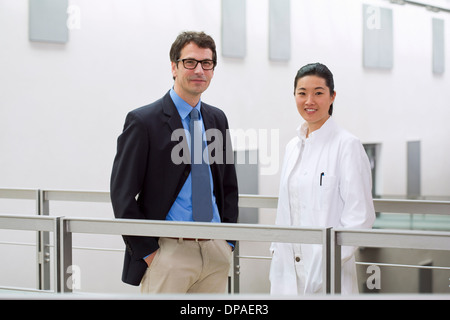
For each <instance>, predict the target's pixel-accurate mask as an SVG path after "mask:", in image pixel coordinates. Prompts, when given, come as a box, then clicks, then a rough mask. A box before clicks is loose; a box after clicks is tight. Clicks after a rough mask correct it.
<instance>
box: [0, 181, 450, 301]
mask: <svg viewBox="0 0 450 320" xmlns="http://www.w3.org/2000/svg"><path fill="white" fill-rule="evenodd" d="M0 198H8V199H30V200H35V201H36V212H35V214H36V215H37V217H36V216H17V215H2V216H0V229H16V230H35V231H37V245H36V247H37V249H36V250H37V256H38V258H37V259H36V260H37V270H38V271H37V274H38V283H37V288H38V290H50V264H51V263H52V261H51V259H50V258H49V257H50V251H49V250H50V237H49V233H50V232H52V233H53V242H54V247H55V250H54V251H55V259H53V260H54V261H53V265H54V269H55V272H54V275H53V279H54V281H55V291H56V292H68V291H70V288H68V287H67V280H68V272H67V268H68V267H69V266H70V265H71V262H72V249H73V248H72V234H73V233H91V234H114V235H124V234H128V235H152V236H169V237H172V236H175V237H189V238H211V239H228V240H238V241H239V240H241V241H245V240H248V241H263V242H288V243H289V242H290V243H316V244H322V245H323V256H324V257H325V258H324V259H323V265H322V269H323V282H324V284H325V285H324V287H323V291H324V292H327V293H334V292H336V293H338V292H340V277H338V276H337V275H338V274H340V263H337V261H340V247H341V246H343V245H354V246H366V247H383V248H392V247H396V248H412V249H422V248H425V249H429V250H450V241H449V240H450V233H449V232H423V231H400V230H348V229H327V228H325V229H321V228H319V229H314V228H293V227H278V226H273V225H270V226H264V225H254V224H252V225H248V224H211V223H208V224H201V223H184V222H165V221H141V220H139V221H137V220H124V219H92V218H77V217H60V216H57V217H50V216H49V215H50V212H49V201H81V202H103V203H109V202H110V198H109V192H103V191H95V192H92V191H64V190H30V189H0ZM277 202H278V198H277V197H274V196H261V195H240V197H239V206H240V207H242V208H245V207H248V208H276V207H277ZM374 205H375V209H376V211H377V212H385V213H410V214H428V213H430V214H439V215H450V202H446V201H423V200H392V199H375V200H374ZM39 216H40V217H39ZM41 220H42V221H41ZM23 228H25V229H23ZM241 258H246V257H245V256H240V255H239V246H237V248H236V250H235V253H234V267H233V275H234V277H233V283H232V286H233V292H239V259H241ZM253 258H255V257H253ZM256 258H258V257H256ZM259 258H264V257H259Z"/></svg>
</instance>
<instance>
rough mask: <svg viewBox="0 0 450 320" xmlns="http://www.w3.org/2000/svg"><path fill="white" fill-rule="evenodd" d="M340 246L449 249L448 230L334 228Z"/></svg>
mask: <svg viewBox="0 0 450 320" xmlns="http://www.w3.org/2000/svg"><path fill="white" fill-rule="evenodd" d="M333 231H334V233H335V234H336V243H337V245H341V246H360V247H377V248H403V249H427V250H450V232H427V231H415V230H409V231H403V230H378V229H371V230H351V229H334V230H333Z"/></svg>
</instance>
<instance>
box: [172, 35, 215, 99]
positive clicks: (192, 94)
mask: <svg viewBox="0 0 450 320" xmlns="http://www.w3.org/2000/svg"><path fill="white" fill-rule="evenodd" d="M212 56H213V53H212V51H211V49H209V48H200V47H199V46H197V45H196V44H195V43H193V42H191V43H188V44H187V45H186V46H185V47H184V48H183V49H182V50H181V55H180V60H181V59H195V60H198V61H203V60H212V58H213V57H212ZM172 75H173V77H174V78H175V84H174V90H175V92H176V93H177V94H178V95H179V96H180V97H181V98H182V99H184V100H185V101H186V102H188V103H189V104H191V105H192V103H194V104H197V103H198V101H199V99H200V96H201V94H202V93H203V92H204V91H205V90H206V89H207V88H208V87H209V83H210V82H211V79H212V77H213V75H214V69H213V70H203V68H202V65H201V63H198V64H197V66H196V67H195V69H193V70H189V69H186V68H185V67H184V66H183V62H182V61H179V62H172ZM195 101H196V102H195Z"/></svg>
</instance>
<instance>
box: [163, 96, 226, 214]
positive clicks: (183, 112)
mask: <svg viewBox="0 0 450 320" xmlns="http://www.w3.org/2000/svg"><path fill="white" fill-rule="evenodd" d="M170 97H171V98H172V100H173V102H174V104H175V107H176V108H177V110H178V113H179V115H180V117H181V122H182V124H183V128H184V130H186V131H187V132H189V122H190V118H191V117H190V113H191V111H192V106H190V105H189V104H188V103H187V102H186V101H184V100H183V99H181V98H180V96H178V94H177V93H176V92H175V90H173V89H170ZM200 107H201V101H199V102H198V104H197V105H196V106H195V108H196V109H197V110H198V111H199V112H200ZM199 119H200V121H201V123H202V133H203V140H204V141H205V140H206V136H205V127H204V125H203V119H202V116H201V113H200V114H199ZM187 142H188V146H189V148H190V139H187ZM209 180H210V183H211V190H212V192H211V199H212V204H213V218H212V220H211V222H220V215H219V210H218V208H217V204H216V197H215V196H214V192H213V190H214V185H213V179H212V174H211V168H209ZM166 220H171V221H194V219H193V218H192V180H191V174H189V176H188V178H187V180H186V182H185V183H184V185H183V187H182V188H181V191H180V193H179V194H178V196H177V198H176V200H175V202H174V203H173V205H172V207H171V208H170V210H169V213H168V214H167V217H166Z"/></svg>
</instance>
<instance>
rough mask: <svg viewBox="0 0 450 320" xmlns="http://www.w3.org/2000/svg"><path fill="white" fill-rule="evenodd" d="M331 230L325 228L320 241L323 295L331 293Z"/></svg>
mask: <svg viewBox="0 0 450 320" xmlns="http://www.w3.org/2000/svg"><path fill="white" fill-rule="evenodd" d="M330 237H331V228H326V229H324V231H323V241H322V257H323V259H322V283H323V293H324V294H327V293H330V291H331V284H330V282H331V280H330V276H331V265H332V261H331V248H330V245H331V239H330Z"/></svg>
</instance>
